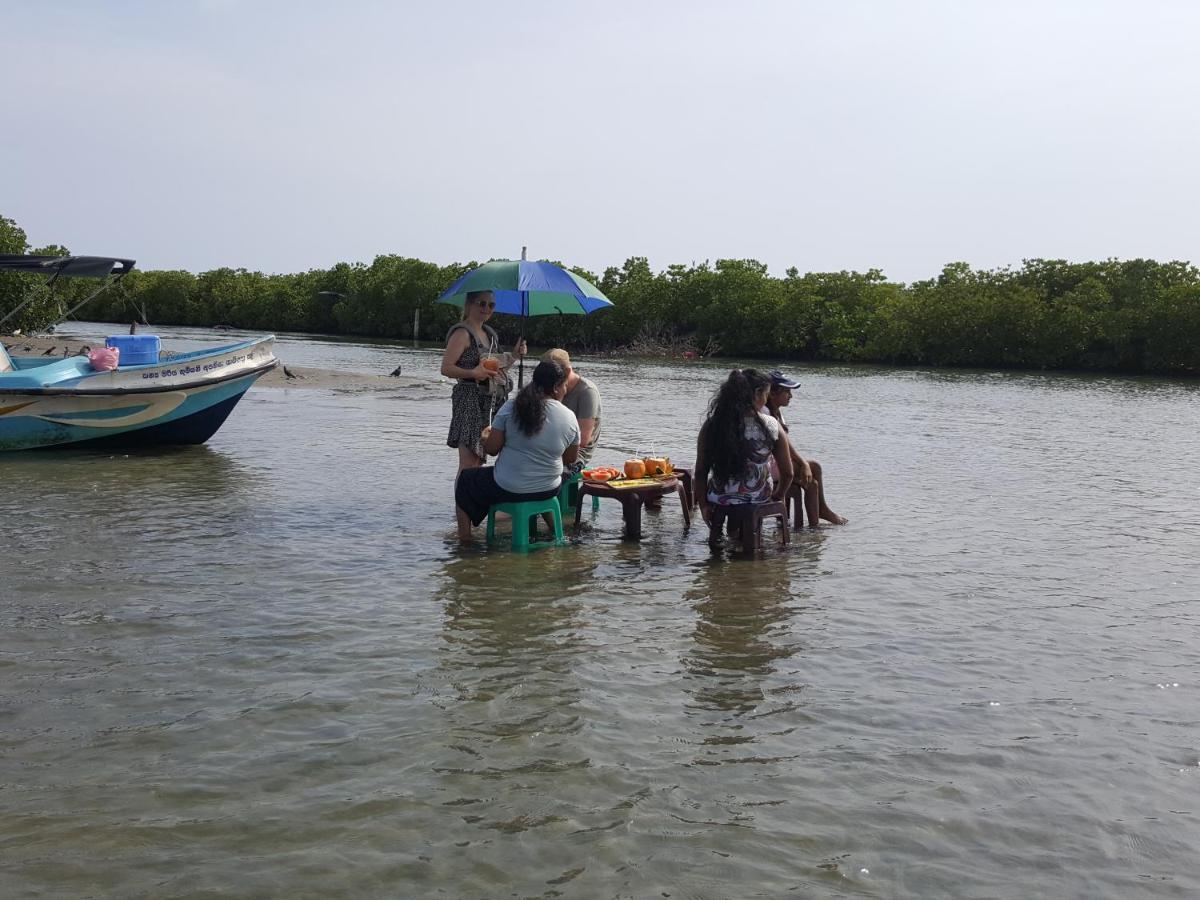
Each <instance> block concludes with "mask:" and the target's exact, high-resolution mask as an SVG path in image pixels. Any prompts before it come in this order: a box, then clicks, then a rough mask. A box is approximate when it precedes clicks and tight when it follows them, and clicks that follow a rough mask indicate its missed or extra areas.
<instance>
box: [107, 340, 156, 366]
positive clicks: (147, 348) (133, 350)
mask: <svg viewBox="0 0 1200 900" xmlns="http://www.w3.org/2000/svg"><path fill="white" fill-rule="evenodd" d="M159 343H160V342H159V340H158V335H157V334H114V335H112V336H111V337H108V338H105V339H104V346H106V347H116V348H117V349H118V350H120V351H121V355H120V358H119V359H118V360H117V363H118V365H120V366H144V365H146V364H147V363H156V362H158V351H159Z"/></svg>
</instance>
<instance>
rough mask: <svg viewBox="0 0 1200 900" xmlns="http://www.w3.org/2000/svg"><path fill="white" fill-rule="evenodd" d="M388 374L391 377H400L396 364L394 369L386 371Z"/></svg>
mask: <svg viewBox="0 0 1200 900" xmlns="http://www.w3.org/2000/svg"><path fill="white" fill-rule="evenodd" d="M388 375H390V376H391V377H392V378H399V377H400V367H399V366H396V368H394V369H392V371H390V372H388Z"/></svg>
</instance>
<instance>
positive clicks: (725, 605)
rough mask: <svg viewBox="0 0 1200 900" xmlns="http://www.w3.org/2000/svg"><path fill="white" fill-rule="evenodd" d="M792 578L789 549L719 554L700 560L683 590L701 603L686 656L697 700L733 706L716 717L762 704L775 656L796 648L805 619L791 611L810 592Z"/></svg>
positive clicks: (708, 705) (719, 707) (716, 708)
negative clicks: (752, 557) (747, 555)
mask: <svg viewBox="0 0 1200 900" xmlns="http://www.w3.org/2000/svg"><path fill="white" fill-rule="evenodd" d="M792 585H793V573H792V571H791V570H790V568H789V566H788V560H787V559H786V558H784V557H774V558H770V559H767V560H763V561H761V563H749V564H747V563H746V562H744V561H743V562H740V563H739V561H733V562H732V563H729V562H726V561H725V560H722V559H720V558H715V559H713V560H710V561H708V562H706V563H704V564H702V565H701V567H700V571H699V573H698V574H697V577H696V581H695V583H694V584H693V586H692V587H690V588H689V589H688V591H687V593H685V594H684V597H685V599H686V600H688V601H689V602H690V603H691V604H692V606H693V608H694V609H695V611H696V629H695V635H694V639H695V650H694V651H693V652H692V653H691V654H690V655H688V656H686V657H685V658H684V664H685V666H686V668H687V670H688V672H689V673H691V674H692V675H693V676H696V677H695V678H694V679H692V683H693V691H694V696H695V698H696V703H697V705H698V706H699V707H700V708H702V709H708V710H711V711H713V712H718V713H729V714H731V715H730V716H722V717H720V718H719V719H718V722H717V724H718V725H725V724H728V723H729V721H730V719H738V718H741V717H744V716H747V715H750V714H752V713H754V712H755V711H756V710H758V708H759V705H760V704H761V703H762V702H763V700H764V696H763V684H764V682H765V680H766V679H767V677H768V676H769V675H771V674H772V673H773V672H774V671H776V663H778V662H779V661H781V660H785V659H787V658H788V657H790V656H792V655H793V654H794V653H796V652H798V650H799V648H800V646H801V639H800V636H799V634H798V633H797V632H798V631H799V630H801V629H802V628H803V623H801V622H797V621H794V619H795V617H796V615H797V614H798V613H799V612H801V611H802V610H803V608H804V604H805V597H804V595H803V594H802V593H800V592H796V593H794V589H793V586H792ZM733 727H734V728H737V729H740V728H742V727H743V726H742V725H740V724H737V725H734V726H733ZM744 739H745V740H753V737H752V736H746V737H745V738H744Z"/></svg>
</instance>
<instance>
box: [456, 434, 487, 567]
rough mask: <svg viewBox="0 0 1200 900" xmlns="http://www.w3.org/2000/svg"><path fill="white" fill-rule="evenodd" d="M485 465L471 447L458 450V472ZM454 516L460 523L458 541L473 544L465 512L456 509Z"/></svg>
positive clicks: (468, 520)
mask: <svg viewBox="0 0 1200 900" xmlns="http://www.w3.org/2000/svg"><path fill="white" fill-rule="evenodd" d="M482 465H483V460H482V459H480V458H479V457H478V456H476V455H475V453H474V451H472V450H471V448H470V447H463V446H461V445H460V446H459V448H458V471H459V472H462V470H463V469H478V468H479V467H480V466H482ZM454 516H455V519H456V521H457V522H458V540H459V542H460V543H463V544H469V543H471V539H472V538H471V520H470V518H469V517H468V516H467V514H466V513H465V512H463V511H462V510H461V509H459V508H458V507H457V506H456V507H454Z"/></svg>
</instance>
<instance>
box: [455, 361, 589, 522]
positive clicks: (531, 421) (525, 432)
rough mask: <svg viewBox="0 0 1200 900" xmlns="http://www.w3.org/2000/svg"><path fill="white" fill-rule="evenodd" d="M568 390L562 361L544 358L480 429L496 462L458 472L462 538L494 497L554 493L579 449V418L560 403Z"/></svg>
mask: <svg viewBox="0 0 1200 900" xmlns="http://www.w3.org/2000/svg"><path fill="white" fill-rule="evenodd" d="M566 392H567V373H566V372H564V371H563V368H562V366H560V365H559V364H558V363H556V362H551V361H549V360H543V361H542V362H540V363H538V364H537V368H535V369H534V370H533V375H532V376H531V378H530V379H529V384H527V385H525V387H523V388H522V389H521V390H520V392H519V393H518V394H517V396H516V397H515V398H514V399H512V400H509V401H507V402H505V404H504V405H503V406H501V407H500V410H499V411H498V412H497V413H496V417H495V418H494V419H493V420H492V424H491V427H490V428H485V429H483V450H484V451H485V452H486V453H488V454H490V455H496V454H499V455H498V456H496V464H495V465H494V466H482V467H471V468H466V469H463V470H462V471H461V472H459V473H458V482H457V483H456V484H455V486H454V503H455V506H456V507H457V509H456V511H455V512H456V515H457V518H458V539H459V540H460V541H462V542H463V543H469V542H470V540H471V528H472V526H474V525H478V524H479V523H480V522H482V521H483V520H484V519H485V518H487V514H488V510H489V509H491V508H492V507H493V506H495V505H496V504H497V503H519V502H521V501H524V500H546V499H548V498H550V497H553V496H554V495H555V494H557V493H558V488H559V485H560V484H561V482H562V473H563V466H564V465H568V466H569V465H571V464H572V463H573V462H575V459H576V457H577V456H578V455H579V422H578V421H577V420H576V419H575V413H573V412H571V411H570V410H569V409H567V408H566V407H565V406H563V405H562V398H563V396H564V395H565V394H566Z"/></svg>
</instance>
